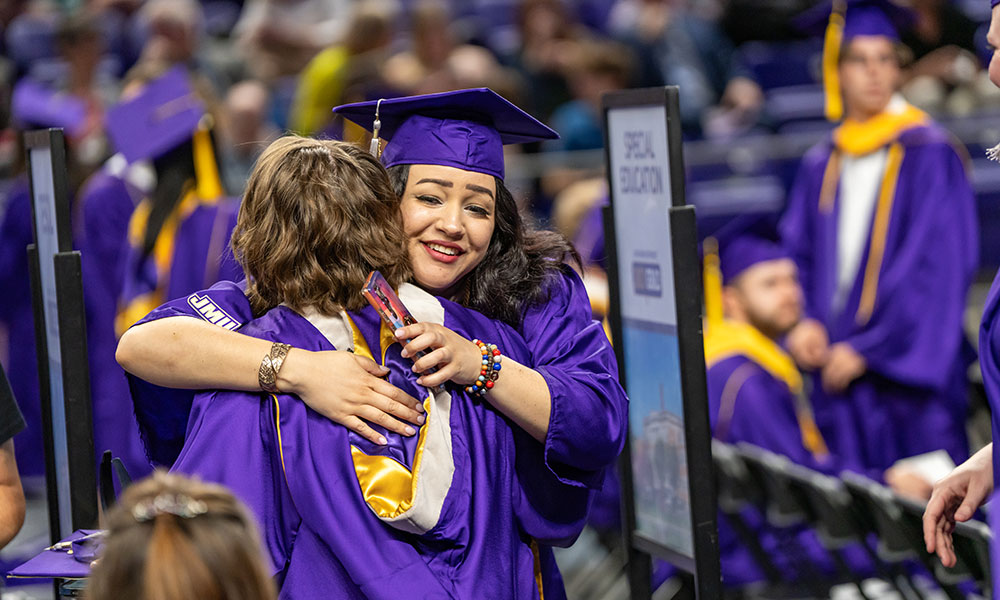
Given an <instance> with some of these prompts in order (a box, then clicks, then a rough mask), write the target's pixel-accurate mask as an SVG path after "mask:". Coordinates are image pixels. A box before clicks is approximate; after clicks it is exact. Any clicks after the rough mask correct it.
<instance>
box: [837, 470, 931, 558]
mask: <svg viewBox="0 0 1000 600" xmlns="http://www.w3.org/2000/svg"><path fill="white" fill-rule="evenodd" d="M840 478H841V481H843V482H844V486H845V488H846V489H847V492H848V493H849V494H850V495H851V497H852V498H853V499H854V501H855V503H856V504H857V506H858V509H859V510H858V512H859V513H861V514H862V515H864V516H866V517H868V519H869V521H870V523H871V525H872V526H873V527H874V531H875V532H876V533H877V534H878V545H877V547H876V551H877V552H878V556H879V558H881V559H882V560H884V561H885V562H888V563H898V562H901V561H904V560H908V559H913V558H917V552H918V550H919V549H918V548H914V547H913V543H912V542H913V540H912V535H908V533H912V532H908V531H907V529H908V526H907V525H906V524H905V523H903V522H902V514H901V511H900V509H899V507H898V506H895V505H894V504H893V503H892V502H891V494H890V495H889V496H887V495H885V494H884V492H885V491H888V490H885V488H884V487H883V486H881V485H880V484H878V483H877V482H875V481H872V480H871V479H869V478H867V477H865V476H864V475H860V474H858V473H855V472H853V471H844V472H843V473H841V474H840Z"/></svg>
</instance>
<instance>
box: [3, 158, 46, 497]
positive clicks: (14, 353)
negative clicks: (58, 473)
mask: <svg viewBox="0 0 1000 600" xmlns="http://www.w3.org/2000/svg"><path fill="white" fill-rule="evenodd" d="M34 241H35V235H34V232H33V230H32V221H31V194H30V192H29V189H28V179H27V177H26V176H21V177H18V178H17V179H16V180H15V181H14V182H13V183H12V184H11V187H10V190H9V192H8V194H7V202H6V204H5V205H4V207H3V218H2V220H0V289H3V290H5V291H6V293H5V294H4V295H3V298H2V299H0V323H2V324H3V327H4V328H6V330H7V348H6V352H5V354H6V355H7V359H6V361H7V362H6V363H5V364H4V369H5V370H6V372H7V379H8V380H10V388H11V391H13V392H14V398H16V399H17V404H18V406H19V407H20V408H21V412H22V413H23V414H24V422H25V424H26V425H27V426H26V427H25V429H24V430H23V431H22V432H21V433H19V434H17V435H16V436H14V455H15V457H16V459H17V470H18V472H19V473H20V474H21V476H22V477H26V476H39V475H44V474H45V454H44V446H43V444H42V439H43V437H42V404H41V399H40V397H39V388H38V358H37V356H36V355H35V325H34V317H33V315H32V309H31V283H30V279H29V275H28V253H27V251H26V250H25V248H26V247H27V246H28V244H31V243H34Z"/></svg>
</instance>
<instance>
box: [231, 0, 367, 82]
mask: <svg viewBox="0 0 1000 600" xmlns="http://www.w3.org/2000/svg"><path fill="white" fill-rule="evenodd" d="M352 4H353V3H352V2H350V0H247V2H246V3H245V4H244V5H243V12H242V13H241V14H240V18H239V21H237V23H236V26H235V27H234V28H233V36H234V37H235V38H236V40H237V45H238V46H239V48H240V50H241V53H242V54H243V55H244V57H245V58H246V63H247V67H248V68H249V69H250V74H251V75H252V76H253V77H254V78H255V79H260V80H261V81H263V82H264V83H266V84H267V85H268V86H272V85H274V84H275V82H276V81H277V80H280V79H282V78H285V77H295V76H297V75H298V74H299V73H300V72H301V71H302V69H304V68H305V66H306V64H308V63H309V61H310V60H312V58H313V57H314V56H316V54H318V53H319V52H320V51H321V50H322V49H324V48H328V47H330V46H332V45H334V44H335V43H337V41H338V40H341V39H343V38H344V36H346V35H349V34H350V33H351V28H350V27H349V25H348V23H349V20H350V16H351V12H352ZM367 43H372V42H371V41H367Z"/></svg>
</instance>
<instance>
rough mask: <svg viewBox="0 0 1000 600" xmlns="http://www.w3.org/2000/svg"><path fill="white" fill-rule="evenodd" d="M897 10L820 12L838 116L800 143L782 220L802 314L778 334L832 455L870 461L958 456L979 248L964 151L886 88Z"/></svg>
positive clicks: (864, 7) (879, 5) (870, 7)
mask: <svg viewBox="0 0 1000 600" xmlns="http://www.w3.org/2000/svg"><path fill="white" fill-rule="evenodd" d="M899 10H901V9H899V8H898V7H896V6H895V5H893V4H891V3H888V2H886V1H884V0H882V1H874V0H858V1H853V2H848V3H847V9H846V14H845V15H843V16H842V17H839V18H838V15H836V14H835V15H834V16H833V17H831V25H830V27H831V28H833V29H834V30H837V29H838V28H840V29H842V34H843V39H844V43H843V46H842V48H843V56H842V58H841V59H840V61H839V65H840V66H839V68H838V69H834V70H831V71H829V72H828V75H839V78H840V81H841V83H840V85H839V86H837V85H835V84H830V83H829V80H828V85H829V86H830V87H828V92H829V91H832V96H828V99H829V100H831V101H832V104H836V103H837V102H839V100H840V98H839V95H838V94H837V93H836V90H837V89H839V90H840V92H842V94H843V106H844V108H845V109H846V113H845V114H846V118H845V119H844V121H843V123H841V124H840V125H839V126H838V127H837V128H836V129H835V130H834V131H833V133H832V134H831V136H830V137H829V138H827V139H826V140H824V141H822V142H820V143H819V144H818V145H817V146H815V147H813V148H812V149H811V150H810V151H809V152H808V153H807V154H806V156H805V158H804V160H803V163H802V166H801V168H800V171H799V175H798V177H797V179H796V182H795V185H794V186H793V188H792V190H791V193H790V195H789V198H788V205H787V209H786V211H785V214H784V217H783V220H782V223H781V231H782V237H783V243H784V245H785V246H786V248H787V249H788V251H789V252H790V253H791V255H792V256H793V258H794V259H795V261H796V263H797V264H798V267H799V273H800V278H801V281H802V286H803V289H804V291H805V301H806V311H807V316H808V318H807V319H805V320H803V322H802V323H800V325H799V326H797V327H796V329H794V330H793V331H792V332H791V334H790V335H789V337H788V346H789V349H790V351H791V352H792V354H793V355H794V356H795V358H796V360H797V361H798V362H799V364H800V365H802V366H803V367H805V368H807V369H813V370H815V371H814V373H813V380H814V385H813V390H814V397H813V405H814V406H815V409H816V419H817V423H818V424H819V426H820V429H821V430H822V431H823V434H824V436H825V437H826V440H827V441H828V442H829V443H830V445H831V450H832V451H833V452H834V454H837V455H839V456H841V457H842V458H843V459H845V460H847V461H850V462H851V463H854V464H859V465H862V466H864V467H868V468H877V469H885V468H887V467H889V466H890V465H892V463H893V462H894V461H896V460H898V459H900V458H903V457H906V456H911V455H916V454H921V453H924V452H929V451H933V450H937V449H941V448H943V449H945V450H947V451H948V453H949V454H950V455H951V456H952V458H953V459H954V460H955V461H957V462H958V461H962V460H964V459H965V458H966V457H967V456H968V447H967V443H966V439H965V415H966V385H965V369H966V367H967V365H968V364H969V360H968V358H967V347H966V341H965V338H964V336H963V334H962V314H963V311H964V308H965V298H966V292H967V289H968V286H969V283H970V281H971V277H972V275H973V272H974V269H975V266H976V264H977V253H978V247H977V242H976V240H977V224H976V213H975V204H974V199H973V193H972V189H971V186H970V184H969V180H968V175H967V172H966V168H965V167H966V165H965V163H964V161H963V158H962V154H961V153H960V151H959V150H956V148H955V147H954V146H953V144H952V141H951V138H950V137H949V135H948V133H947V132H946V131H944V130H943V129H941V128H940V127H938V126H937V125H935V124H934V123H933V122H932V121H931V120H930V119H929V117H928V116H927V115H926V114H924V113H923V112H921V111H919V110H918V109H916V108H914V107H913V106H910V105H909V104H907V103H906V102H905V101H904V100H903V99H902V98H901V97H899V96H898V95H895V86H896V83H897V81H898V77H899V66H898V63H897V62H896V58H895V56H896V55H895V50H894V46H893V43H894V42H896V41H897V40H898V36H897V33H896V30H895V26H894V22H893V18H896V17H897V13H898V11H899ZM903 16H905V14H904V15H903ZM839 19H843V20H842V21H841V20H839ZM833 38H834V39H836V36H833ZM827 39H831V37H830V36H828V38H827ZM831 64H838V63H837V60H836V56H834V57H833V61H832V63H831ZM833 116H837V115H833ZM900 423H906V426H905V427H903V426H900V425H899V424H900Z"/></svg>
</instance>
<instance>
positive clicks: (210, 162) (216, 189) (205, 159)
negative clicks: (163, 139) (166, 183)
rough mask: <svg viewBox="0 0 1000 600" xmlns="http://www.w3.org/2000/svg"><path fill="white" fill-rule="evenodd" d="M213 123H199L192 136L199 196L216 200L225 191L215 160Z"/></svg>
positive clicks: (203, 198)
mask: <svg viewBox="0 0 1000 600" xmlns="http://www.w3.org/2000/svg"><path fill="white" fill-rule="evenodd" d="M210 129H211V125H208V124H206V123H202V124H199V126H198V129H197V130H196V131H195V132H194V136H193V137H192V145H193V147H194V176H195V179H196V180H197V185H198V192H197V193H198V197H199V198H200V199H202V200H216V199H218V198H220V197H222V195H223V194H224V193H225V192H224V191H223V189H222V180H221V179H220V177H219V165H218V163H216V162H215V150H213V149H212V137H211V136H210V135H209V130H210Z"/></svg>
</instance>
